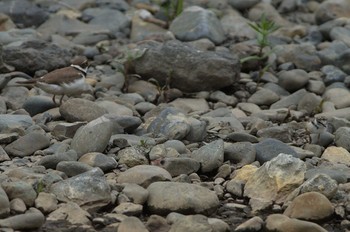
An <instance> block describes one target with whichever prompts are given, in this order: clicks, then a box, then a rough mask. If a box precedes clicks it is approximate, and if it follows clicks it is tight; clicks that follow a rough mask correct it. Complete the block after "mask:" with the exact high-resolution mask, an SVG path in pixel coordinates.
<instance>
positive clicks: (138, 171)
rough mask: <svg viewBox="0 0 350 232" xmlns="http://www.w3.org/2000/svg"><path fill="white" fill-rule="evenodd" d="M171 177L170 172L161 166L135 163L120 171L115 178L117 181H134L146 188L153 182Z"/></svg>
mask: <svg viewBox="0 0 350 232" xmlns="http://www.w3.org/2000/svg"><path fill="white" fill-rule="evenodd" d="M171 179H172V177H171V175H170V173H169V172H168V171H166V170H165V169H163V168H160V167H157V166H150V165H137V166H135V167H132V168H129V169H128V170H126V171H125V172H123V173H121V174H120V175H119V176H118V178H117V182H118V183H134V184H138V185H140V186H142V187H144V188H147V187H148V186H149V185H150V184H151V183H153V182H156V181H166V180H171Z"/></svg>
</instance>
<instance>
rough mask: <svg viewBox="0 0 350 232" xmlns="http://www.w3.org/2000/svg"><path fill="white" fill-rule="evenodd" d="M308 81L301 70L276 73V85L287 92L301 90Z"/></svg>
mask: <svg viewBox="0 0 350 232" xmlns="http://www.w3.org/2000/svg"><path fill="white" fill-rule="evenodd" d="M308 81H309V76H308V74H307V72H305V71H304V70H302V69H293V70H288V71H281V72H280V73H278V84H279V85H280V86H281V87H282V88H284V89H285V90H287V91H289V92H295V91H296V90H299V89H301V88H302V87H304V86H305V85H306V84H307V83H308Z"/></svg>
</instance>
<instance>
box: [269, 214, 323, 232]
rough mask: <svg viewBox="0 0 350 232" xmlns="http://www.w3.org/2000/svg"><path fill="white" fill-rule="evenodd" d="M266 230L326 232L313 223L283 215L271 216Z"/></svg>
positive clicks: (279, 231)
mask: <svg viewBox="0 0 350 232" xmlns="http://www.w3.org/2000/svg"><path fill="white" fill-rule="evenodd" d="M266 229H267V230H270V231H278V232H282V231H288V232H302V231H305V230H307V231H315V232H326V231H327V230H325V229H323V228H322V227H321V226H319V225H317V224H316V223H313V222H308V221H303V220H299V219H291V218H289V217H287V216H285V215H282V214H271V215H269V216H268V217H267V219H266Z"/></svg>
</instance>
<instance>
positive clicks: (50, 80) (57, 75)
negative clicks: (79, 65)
mask: <svg viewBox="0 0 350 232" xmlns="http://www.w3.org/2000/svg"><path fill="white" fill-rule="evenodd" d="M82 76H83V74H82V73H81V72H80V71H78V70H76V69H75V68H72V67H66V68H61V69H56V70H54V71H52V72H49V73H48V74H46V75H44V76H42V77H41V78H40V82H44V83H47V84H54V85H60V84H61V83H69V82H72V81H73V80H74V79H78V78H81V77H82Z"/></svg>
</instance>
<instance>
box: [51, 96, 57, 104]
mask: <svg viewBox="0 0 350 232" xmlns="http://www.w3.org/2000/svg"><path fill="white" fill-rule="evenodd" d="M55 96H56V95H55V94H54V95H53V96H52V101H53V103H55V105H57V103H56V99H55Z"/></svg>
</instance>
